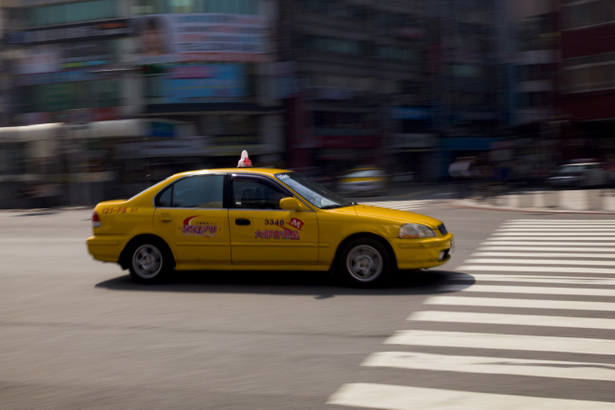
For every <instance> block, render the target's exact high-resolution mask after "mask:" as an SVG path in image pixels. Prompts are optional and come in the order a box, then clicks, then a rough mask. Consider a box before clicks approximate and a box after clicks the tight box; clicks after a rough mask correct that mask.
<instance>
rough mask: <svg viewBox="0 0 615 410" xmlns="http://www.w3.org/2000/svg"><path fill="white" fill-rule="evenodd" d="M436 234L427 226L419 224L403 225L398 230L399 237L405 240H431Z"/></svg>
mask: <svg viewBox="0 0 615 410" xmlns="http://www.w3.org/2000/svg"><path fill="white" fill-rule="evenodd" d="M434 236H436V233H435V232H434V231H433V230H432V229H431V228H430V227H428V226H425V225H419V224H405V225H402V226H401V228H399V237H400V238H402V239H407V238H433V237H434Z"/></svg>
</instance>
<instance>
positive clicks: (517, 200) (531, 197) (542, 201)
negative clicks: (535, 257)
mask: <svg viewBox="0 0 615 410" xmlns="http://www.w3.org/2000/svg"><path fill="white" fill-rule="evenodd" d="M612 192H613V191H611V190H604V191H603V190H580V191H530V192H523V193H510V194H506V195H496V196H492V197H488V198H483V199H480V198H469V199H457V200H453V201H451V203H450V205H451V206H452V207H457V208H471V209H489V210H499V211H515V212H520V211H523V212H542V213H567V214H601V215H615V194H613V193H612Z"/></svg>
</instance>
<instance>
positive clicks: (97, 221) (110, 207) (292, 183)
mask: <svg viewBox="0 0 615 410" xmlns="http://www.w3.org/2000/svg"><path fill="white" fill-rule="evenodd" d="M92 226H93V227H92V229H93V235H92V236H91V237H90V238H88V239H87V247H88V251H89V253H90V254H91V255H92V256H93V258H94V259H96V260H99V261H104V262H113V263H118V264H119V265H120V266H121V267H122V268H123V269H128V270H129V271H130V275H131V276H132V277H133V278H134V279H135V280H137V281H139V282H156V281H160V280H162V279H163V278H164V277H166V276H167V275H169V274H171V273H172V272H173V271H180V270H193V271H194V270H197V271H203V270H215V271H223V270H269V271H270V270H284V271H290V270H292V271H332V272H334V273H335V274H337V275H338V276H339V277H340V278H342V279H344V280H345V281H346V283H348V284H350V285H355V286H371V285H375V284H377V283H379V282H382V281H383V280H384V279H385V278H386V277H387V276H388V275H389V274H391V273H392V272H394V271H395V270H397V269H399V270H417V269H422V268H430V267H435V266H439V265H442V264H444V263H446V262H447V261H448V260H449V259H450V257H451V255H450V253H451V249H452V246H453V235H452V234H451V233H449V232H448V231H447V229H446V227H445V226H444V224H443V223H442V222H441V221H439V220H437V219H434V218H431V217H428V216H424V215H420V214H416V213H410V212H404V211H398V210H393V209H386V208H379V207H374V206H367V205H360V204H357V203H354V202H349V201H347V200H346V199H344V198H342V197H341V196H339V195H337V194H335V193H333V192H331V191H329V190H327V189H326V188H324V187H322V186H320V185H318V184H317V183H315V182H314V181H312V180H310V179H308V178H306V177H304V176H303V175H301V174H299V173H296V172H293V171H288V170H281V169H269V168H251V167H250V168H227V169H211V170H199V171H191V172H183V173H179V174H175V175H173V176H170V177H169V178H167V179H166V180H164V181H162V182H159V183H158V184H156V185H154V186H152V187H150V188H148V189H146V190H144V191H143V192H141V193H139V194H137V195H136V196H134V197H132V198H130V199H127V200H114V201H105V202H101V203H99V204H97V205H96V207H95V208H94V211H93V214H92Z"/></svg>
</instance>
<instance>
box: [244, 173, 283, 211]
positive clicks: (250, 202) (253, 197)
mask: <svg viewBox="0 0 615 410" xmlns="http://www.w3.org/2000/svg"><path fill="white" fill-rule="evenodd" d="M288 196H292V195H291V194H290V193H288V192H285V191H284V189H282V188H281V187H278V186H276V185H275V184H272V183H268V182H267V181H265V180H262V179H257V178H246V177H234V178H233V204H234V206H235V208H243V209H280V199H282V198H286V197H288Z"/></svg>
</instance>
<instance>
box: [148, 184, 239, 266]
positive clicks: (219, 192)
mask: <svg viewBox="0 0 615 410" xmlns="http://www.w3.org/2000/svg"><path fill="white" fill-rule="evenodd" d="M224 180H225V176H224V175H221V174H206V175H195V176H190V177H186V178H182V179H179V180H177V181H176V182H174V183H173V184H171V185H169V186H168V187H167V188H166V189H165V190H164V191H162V192H161V193H160V194H158V195H157V197H156V199H155V205H156V210H155V212H154V227H155V230H156V232H157V233H158V234H159V235H160V236H161V237H163V238H164V239H165V241H166V242H167V243H168V244H169V245H170V246H171V248H172V249H173V251H174V254H175V261H176V262H177V264H178V265H189V266H188V267H189V268H194V269H199V268H207V267H211V266H213V265H229V264H230V262H231V252H230V232H229V229H228V209H227V208H224V203H223V202H224V201H223V198H224Z"/></svg>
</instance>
